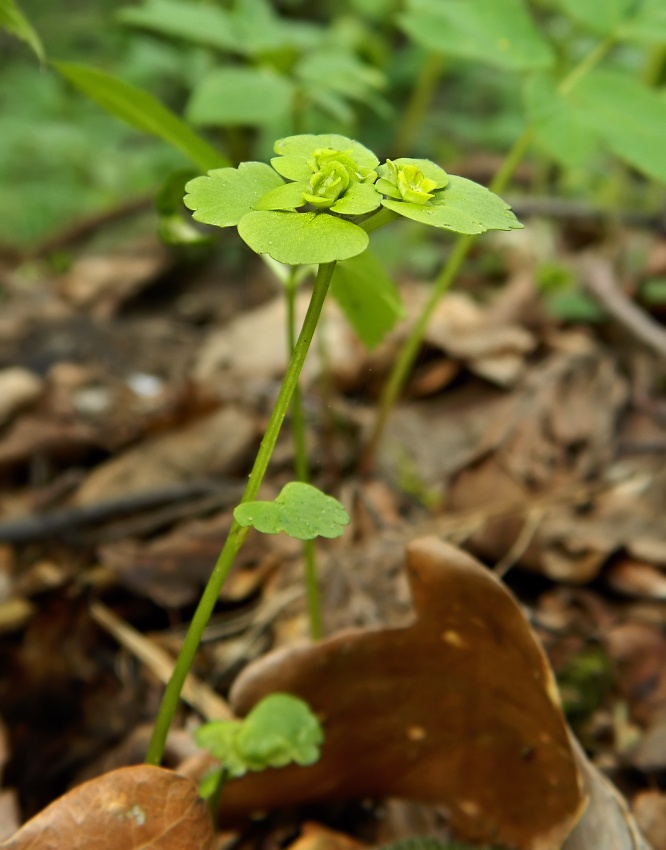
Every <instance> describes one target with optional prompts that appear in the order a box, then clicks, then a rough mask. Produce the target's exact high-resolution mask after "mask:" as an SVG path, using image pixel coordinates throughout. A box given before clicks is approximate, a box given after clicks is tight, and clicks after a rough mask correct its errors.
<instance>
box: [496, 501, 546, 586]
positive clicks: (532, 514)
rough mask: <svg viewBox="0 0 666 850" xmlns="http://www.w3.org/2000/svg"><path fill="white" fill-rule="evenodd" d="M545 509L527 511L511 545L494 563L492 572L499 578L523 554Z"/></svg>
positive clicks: (538, 508) (539, 523)
mask: <svg viewBox="0 0 666 850" xmlns="http://www.w3.org/2000/svg"><path fill="white" fill-rule="evenodd" d="M546 513H547V510H546V508H545V507H537V508H532V509H531V510H529V511H528V512H527V516H526V517H525V522H524V523H523V527H522V528H521V529H520V534H519V535H518V537H516V539H515V541H514V543H513V546H511V548H510V549H509V550H508V551H507V552H505V553H504V555H503V556H502V557H501V559H500V560H499V561H498V562H497V563H496V564H495V568H494V573H495V575H497V576H498V577H499V578H504V576H505V575H506V574H507V573H508V572H509V570H510V569H511V567H513V566H514V565H515V564H516V563H517V562H518V561H519V560H520V559H521V558H522V557H523V555H524V554H525V552H526V550H527V547H528V546H529V545H530V543H531V542H532V540H533V539H534V535H535V534H536V533H537V531H538V530H539V526H540V525H541V521H542V520H543V518H544V517H545V516H546Z"/></svg>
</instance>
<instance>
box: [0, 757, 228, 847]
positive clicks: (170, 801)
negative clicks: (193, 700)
mask: <svg viewBox="0 0 666 850" xmlns="http://www.w3.org/2000/svg"><path fill="white" fill-rule="evenodd" d="M214 839H215V833H214V830H213V824H212V821H211V818H210V815H209V812H208V809H207V807H206V804H205V803H204V801H203V800H201V799H200V798H199V794H198V791H197V786H196V785H195V783H194V782H193V781H192V780H191V779H188V778H187V777H185V776H178V774H176V773H173V772H172V771H170V770H163V769H162V768H161V767H151V766H149V765H139V766H136V767H123V768H120V770H114V771H112V772H111V773H105V774H104V775H103V776H100V777H98V778H97V779H92V780H91V781H90V782H85V783H84V784H83V785H79V786H78V787H76V788H74V789H73V790H72V791H69V792H68V793H67V794H65V795H64V796H63V797H60V798H59V799H58V800H56V801H55V802H54V803H51V805H50V806H48V808H46V809H44V811H43V812H40V813H39V814H38V815H36V816H35V817H34V818H32V820H30V821H28V822H27V823H26V824H25V825H24V826H22V827H21V829H20V830H19V831H18V832H17V833H16V834H15V835H14V836H12V837H11V838H9V839H8V840H7V841H5V842H4V843H3V844H0V847H2V850H36V848H39V850H91V848H95V850H121V848H122V850H184V848H187V850H212V847H213V843H214Z"/></svg>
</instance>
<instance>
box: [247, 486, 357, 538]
mask: <svg viewBox="0 0 666 850" xmlns="http://www.w3.org/2000/svg"><path fill="white" fill-rule="evenodd" d="M234 518H235V519H236V522H238V523H239V524H240V525H242V526H244V527H247V526H249V525H251V526H253V528H256V529H257V531H261V532H263V533H264V534H277V533H278V532H280V531H284V532H285V533H286V534H288V535H289V536H290V537H296V538H297V539H298V540H314V538H315V537H339V536H340V535H341V534H342V533H343V531H344V527H345V526H346V525H348V524H349V515H348V513H347V511H346V510H345V509H344V507H343V506H342V505H341V504H340V502H338V500H337V499H334V498H333V497H332V496H327V495H326V494H325V493H322V492H321V490H318V489H317V488H316V487H313V486H312V485H311V484H304V483H303V482H301V481H292V482H290V483H289V484H286V485H285V486H284V487H283V488H282V491H281V492H280V495H279V496H278V497H277V498H276V499H275V500H274V501H273V502H263V501H257V502H243V503H242V504H240V505H238V507H237V508H236V509H235V510H234Z"/></svg>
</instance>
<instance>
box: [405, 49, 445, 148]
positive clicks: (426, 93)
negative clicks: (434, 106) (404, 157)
mask: <svg viewBox="0 0 666 850" xmlns="http://www.w3.org/2000/svg"><path fill="white" fill-rule="evenodd" d="M443 64H444V57H443V56H442V55H441V53H429V54H428V55H427V57H426V59H425V62H424V63H423V65H422V66H421V70H420V71H419V75H418V77H417V78H416V82H415V83H414V87H413V88H412V91H411V94H410V97H409V102H408V103H407V107H406V108H405V111H404V112H403V115H402V120H401V121H400V126H399V127H398V132H397V133H396V136H395V141H394V143H393V149H394V150H395V151H396V152H397V155H401V153H402V151H410V150H412V149H413V147H414V142H415V141H416V138H417V136H418V134H419V130H420V129H421V127H422V126H423V122H424V121H425V118H426V115H427V114H428V108H429V106H430V102H431V100H432V98H433V95H434V93H435V89H436V88H437V83H438V82H439V75H440V72H441V70H442V65H443Z"/></svg>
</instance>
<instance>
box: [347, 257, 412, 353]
mask: <svg viewBox="0 0 666 850" xmlns="http://www.w3.org/2000/svg"><path fill="white" fill-rule="evenodd" d="M331 295H332V296H333V298H335V300H336V302H337V303H338V305H339V306H340V309H341V310H342V311H343V313H344V314H345V316H346V318H347V321H348V322H349V324H350V325H351V326H352V327H353V328H354V330H355V331H356V333H357V334H358V335H359V337H360V338H361V340H362V341H363V343H364V344H365V345H366V346H367V347H368V348H375V346H377V345H379V343H380V342H381V341H382V340H383V339H384V337H385V336H386V334H387V333H388V332H389V331H390V330H391V329H392V328H393V327H394V325H395V323H396V322H397V321H398V319H402V318H403V317H404V315H405V308H404V307H403V304H402V301H401V300H400V293H399V292H398V288H397V287H396V285H395V284H394V283H393V281H392V280H391V278H390V277H389V275H388V274H387V272H386V270H385V269H384V266H383V265H382V264H381V263H380V261H379V260H378V259H377V257H375V255H374V254H373V253H372V252H371V251H364V253H363V254H360V255H359V256H358V257H353V258H352V259H351V260H344V261H343V262H340V263H338V264H337V265H336V267H335V271H334V272H333V280H332V281H331Z"/></svg>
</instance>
